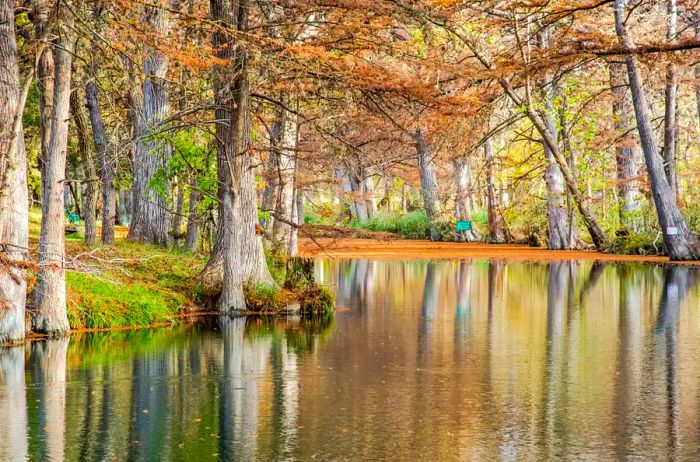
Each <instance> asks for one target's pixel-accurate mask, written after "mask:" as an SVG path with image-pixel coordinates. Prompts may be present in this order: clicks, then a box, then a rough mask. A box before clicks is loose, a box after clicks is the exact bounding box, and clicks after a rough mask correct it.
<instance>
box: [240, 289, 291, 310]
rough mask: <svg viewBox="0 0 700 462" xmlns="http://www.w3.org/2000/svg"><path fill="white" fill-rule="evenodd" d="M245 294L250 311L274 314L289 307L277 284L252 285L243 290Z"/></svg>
mask: <svg viewBox="0 0 700 462" xmlns="http://www.w3.org/2000/svg"><path fill="white" fill-rule="evenodd" d="M243 292H244V294H245V300H246V305H247V307H248V309H249V310H250V311H255V312H262V311H265V312H270V311H272V312H274V311H279V310H281V309H283V308H284V307H285V306H287V301H286V300H285V297H284V296H283V294H282V291H281V290H280V288H279V286H277V285H275V284H250V285H246V286H245V287H244V288H243Z"/></svg>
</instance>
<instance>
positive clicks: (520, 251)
mask: <svg viewBox="0 0 700 462" xmlns="http://www.w3.org/2000/svg"><path fill="white" fill-rule="evenodd" d="M299 252H300V253H301V255H303V256H305V257H309V258H311V257H333V258H375V259H421V260H422V259H453V258H454V259H465V258H482V259H486V258H496V259H503V260H512V261H561V260H592V261H593V260H595V261H606V262H640V263H656V264H664V263H670V261H669V259H668V257H659V256H644V255H618V254H610V253H601V252H596V251H594V250H575V251H568V250H546V249H541V248H536V247H529V246H527V245H519V244H504V245H496V244H481V243H459V242H431V241H414V240H403V239H396V238H386V239H357V238H325V237H324V238H314V239H311V238H308V237H305V238H302V239H300V241H299ZM683 264H690V265H700V262H683Z"/></svg>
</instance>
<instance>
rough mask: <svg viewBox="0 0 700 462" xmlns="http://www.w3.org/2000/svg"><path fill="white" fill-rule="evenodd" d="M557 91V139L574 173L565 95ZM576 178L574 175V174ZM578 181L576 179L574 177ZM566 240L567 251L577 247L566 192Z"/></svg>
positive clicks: (571, 204) (573, 215)
mask: <svg viewBox="0 0 700 462" xmlns="http://www.w3.org/2000/svg"><path fill="white" fill-rule="evenodd" d="M555 89H556V90H557V95H556V97H559V98H561V106H560V107H559V110H558V111H557V114H558V122H559V138H560V139H561V141H562V148H563V149H564V152H565V153H566V160H567V166H568V167H569V168H570V169H571V171H572V172H576V156H575V154H574V149H573V145H572V143H571V133H570V131H569V124H568V120H567V113H568V112H569V110H568V101H567V99H566V96H565V95H562V94H561V91H560V88H559V87H558V86H555ZM574 175H575V176H576V174H574ZM576 180H577V181H578V177H576ZM566 220H567V228H566V239H567V245H568V248H569V249H575V248H576V247H577V246H578V240H579V237H578V226H576V212H575V210H574V198H573V197H572V196H571V192H569V191H568V190H567V191H566Z"/></svg>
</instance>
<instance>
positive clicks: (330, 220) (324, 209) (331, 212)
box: [304, 203, 340, 225]
mask: <svg viewBox="0 0 700 462" xmlns="http://www.w3.org/2000/svg"><path fill="white" fill-rule="evenodd" d="M338 215H340V210H339V209H338V208H337V207H336V206H335V205H334V204H332V203H323V204H316V205H315V206H314V207H306V208H305V209H304V223H305V224H307V225H335V224H336V221H337V219H338Z"/></svg>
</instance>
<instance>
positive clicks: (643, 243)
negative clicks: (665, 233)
mask: <svg viewBox="0 0 700 462" xmlns="http://www.w3.org/2000/svg"><path fill="white" fill-rule="evenodd" d="M655 239H656V234H655V233H652V232H645V233H629V234H622V235H619V236H615V238H614V239H613V240H612V241H611V242H610V247H609V248H608V249H607V250H608V251H609V252H612V253H619V254H623V255H661V253H662V252H663V240H662V239H661V238H659V239H658V240H657V241H656V247H654V240H655Z"/></svg>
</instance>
